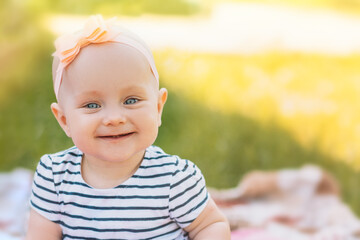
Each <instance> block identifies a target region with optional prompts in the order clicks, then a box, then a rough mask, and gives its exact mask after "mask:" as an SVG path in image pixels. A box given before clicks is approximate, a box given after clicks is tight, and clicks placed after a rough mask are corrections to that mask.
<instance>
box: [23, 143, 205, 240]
mask: <svg viewBox="0 0 360 240" xmlns="http://www.w3.org/2000/svg"><path fill="white" fill-rule="evenodd" d="M82 155H83V153H82V152H81V151H80V150H79V149H78V148H76V147H72V148H70V149H68V150H65V151H62V152H59V153H56V154H49V155H44V156H43V157H42V158H41V160H40V162H39V164H38V167H37V170H36V173H35V177H34V183H33V188H32V196H31V199H30V204H31V207H32V208H33V209H34V210H35V211H37V212H38V213H39V214H41V215H42V216H44V217H45V218H47V219H49V220H51V221H53V222H55V223H58V224H59V225H60V226H61V228H62V233H63V239H104V240H109V239H114V240H115V239H116V240H120V239H166V240H170V239H176V240H182V239H188V237H187V234H186V232H185V231H184V230H183V228H185V227H186V226H188V225H189V224H190V223H191V222H192V221H193V220H194V219H195V218H196V217H197V216H198V215H199V214H200V213H201V211H202V210H203V209H204V208H205V206H206V204H207V201H208V193H207V190H206V187H205V180H204V177H203V176H202V174H201V172H200V170H199V169H198V168H197V167H196V166H195V164H194V163H192V162H191V161H189V160H184V159H180V158H179V157H178V156H173V155H168V154H166V153H164V152H163V151H162V150H161V149H160V148H158V147H155V146H151V147H149V148H148V149H146V152H145V156H144V160H143V161H142V163H141V166H140V167H139V169H138V170H137V171H136V172H135V174H134V175H133V176H132V177H131V178H129V179H128V180H126V181H125V182H124V183H122V184H121V185H119V186H117V187H115V188H111V189H95V188H93V187H91V186H89V185H88V184H87V183H86V182H85V181H84V180H83V179H82V176H81V159H82Z"/></svg>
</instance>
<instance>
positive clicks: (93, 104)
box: [85, 103, 100, 109]
mask: <svg viewBox="0 0 360 240" xmlns="http://www.w3.org/2000/svg"><path fill="white" fill-rule="evenodd" d="M85 107H86V108H91V109H94V108H100V105H99V104H97V103H88V104H86V105H85Z"/></svg>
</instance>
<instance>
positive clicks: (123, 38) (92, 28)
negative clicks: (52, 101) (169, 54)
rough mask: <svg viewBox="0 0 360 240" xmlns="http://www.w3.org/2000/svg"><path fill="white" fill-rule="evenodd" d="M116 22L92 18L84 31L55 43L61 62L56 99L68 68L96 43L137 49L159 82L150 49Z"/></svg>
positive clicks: (63, 37) (56, 55) (55, 54)
mask: <svg viewBox="0 0 360 240" xmlns="http://www.w3.org/2000/svg"><path fill="white" fill-rule="evenodd" d="M115 20H116V19H115V18H112V19H109V20H107V21H105V20H104V19H103V18H102V16H101V15H95V16H91V17H90V19H89V20H88V21H87V22H86V24H85V26H84V28H83V29H82V30H80V31H78V32H75V33H72V34H68V35H64V36H61V37H59V38H58V39H57V40H56V41H55V48H56V51H55V52H54V53H53V56H54V57H58V58H59V60H60V62H59V65H58V67H57V70H56V75H55V78H54V80H53V81H54V91H55V95H56V99H58V94H59V89H60V85H61V81H62V75H63V71H64V69H65V68H66V66H68V65H69V64H70V63H71V62H72V61H73V60H74V59H75V58H76V56H77V55H78V54H79V52H80V49H81V48H83V47H86V46H87V45H90V44H96V43H105V42H117V43H121V44H125V45H128V46H130V47H133V48H135V49H137V50H138V51H139V52H140V53H142V54H143V55H144V56H145V58H146V60H147V61H148V63H149V65H150V68H151V71H152V74H153V75H154V77H155V79H156V80H157V81H158V82H159V74H158V72H157V70H156V66H155V61H154V58H153V55H152V53H151V51H150V49H149V48H148V47H147V45H146V44H145V43H144V42H143V41H142V40H141V39H140V38H139V37H138V36H136V35H135V34H133V33H131V32H129V31H127V30H125V29H123V28H121V27H119V26H117V25H115V24H114V22H115Z"/></svg>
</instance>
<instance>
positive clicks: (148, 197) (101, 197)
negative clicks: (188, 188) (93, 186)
mask: <svg viewBox="0 0 360 240" xmlns="http://www.w3.org/2000/svg"><path fill="white" fill-rule="evenodd" d="M59 194H65V195H72V196H80V197H84V198H92V199H166V198H168V197H169V195H158V196H147V195H146V196H141V195H130V196H121V195H115V196H114V195H110V196H106V195H90V194H84V193H79V192H67V191H59Z"/></svg>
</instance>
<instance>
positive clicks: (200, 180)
mask: <svg viewBox="0 0 360 240" xmlns="http://www.w3.org/2000/svg"><path fill="white" fill-rule="evenodd" d="M177 167H178V168H177V170H175V171H174V174H173V177H172V183H171V185H170V199H169V208H170V209H169V211H170V217H171V218H172V219H174V220H175V221H176V222H177V223H178V224H179V226H180V227H182V228H185V227H187V226H188V225H190V224H191V223H192V222H193V221H194V220H195V219H196V218H197V217H198V216H199V214H200V213H201V212H202V210H204V208H205V207H206V205H207V202H208V200H209V196H208V192H207V189H206V186H205V179H204V176H203V175H202V173H201V171H200V169H199V168H198V167H197V166H196V165H195V164H194V163H192V162H191V161H189V160H182V159H178V161H177Z"/></svg>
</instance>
